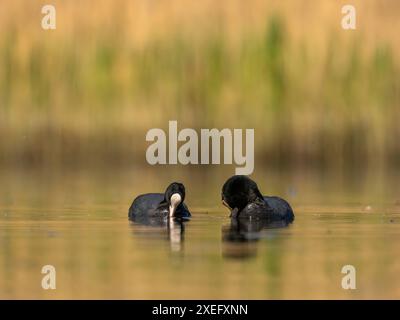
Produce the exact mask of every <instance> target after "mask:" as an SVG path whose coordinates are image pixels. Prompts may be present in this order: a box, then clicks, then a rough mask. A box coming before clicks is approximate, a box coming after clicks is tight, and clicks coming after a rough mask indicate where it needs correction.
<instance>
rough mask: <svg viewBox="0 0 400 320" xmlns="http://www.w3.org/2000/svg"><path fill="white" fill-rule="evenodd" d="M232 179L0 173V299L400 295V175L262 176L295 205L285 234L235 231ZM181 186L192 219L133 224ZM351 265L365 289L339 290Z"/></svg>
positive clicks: (159, 173) (140, 172)
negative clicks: (50, 276) (141, 209)
mask: <svg viewBox="0 0 400 320" xmlns="http://www.w3.org/2000/svg"><path fill="white" fill-rule="evenodd" d="M229 174H231V172H230V171H227V172H219V171H216V170H215V171H213V172H212V173H209V174H207V175H206V174H204V172H202V171H199V172H192V171H187V172H186V171H183V172H182V171H178V170H177V168H176V169H174V168H171V170H169V171H167V172H166V171H165V170H161V169H160V170H158V169H157V170H154V168H150V169H142V168H140V169H139V168H138V169H133V170H130V171H128V172H127V171H124V170H113V171H110V172H108V171H101V170H100V171H94V170H72V171H68V172H59V171H57V172H52V171H49V170H46V171H37V170H35V171H32V170H15V171H8V172H2V173H1V176H2V184H1V187H0V191H1V196H0V199H1V203H0V298H2V299H4V298H11V299H14V298H22V299H25V298H39V299H61V298H67V299H70V298H78V299H84V298H89V299H92V298H93V299H94V298H96V299H97V298H101V299H102V298H110V299H148V298H153V299H158V298H161V299H195V298H204V299H206V298H207V299H231V298H233V299H236V298H240V299H281V298H294V299H299V298H306V299H313V298H328V299H333V298H349V299H357V298H361V299H364V298H378V299H380V298H389V299H390V298H397V299H399V298H400V280H399V277H398V274H399V273H400V260H399V258H398V253H399V252H400V227H399V226H400V225H399V222H400V205H399V202H398V198H397V194H396V192H397V191H396V189H395V185H396V181H398V180H397V176H396V175H395V174H391V175H388V176H385V177H376V176H373V177H370V176H361V177H357V178H354V177H347V178H346V176H341V175H336V174H329V173H324V174H321V173H308V172H300V173H299V172H297V173H276V172H275V173H272V172H269V171H265V172H264V173H259V174H258V175H255V177H254V178H255V179H256V180H257V181H258V182H259V185H260V189H261V190H263V191H264V192H265V193H267V194H270V195H272V194H276V195H280V196H283V197H285V198H286V199H288V200H289V201H290V202H291V204H292V206H293V208H294V210H295V214H296V220H295V222H294V223H293V224H292V225H290V226H289V227H286V228H279V227H278V226H263V225H260V224H258V223H252V224H250V225H237V224H232V223H231V221H230V219H229V218H228V212H227V211H226V208H224V207H223V206H222V205H220V203H219V201H220V195H219V192H220V191H219V190H220V187H221V185H222V183H223V182H224V179H226V178H227V177H228V176H229ZM174 177H180V179H176V180H180V181H182V182H184V183H185V185H186V188H187V193H188V194H187V203H188V205H189V206H190V208H191V210H192V214H193V218H192V220H191V221H189V222H187V223H185V224H184V225H183V226H182V225H180V224H174V225H169V226H168V225H164V226H163V225H161V226H144V225H138V224H134V223H131V222H129V221H128V219H127V213H128V208H129V206H130V204H131V201H132V200H133V198H134V197H135V196H136V195H137V194H138V193H141V192H151V191H163V190H162V189H163V188H164V186H166V185H167V184H168V182H169V181H172V180H174ZM372 182H374V183H372ZM47 264H51V265H53V266H54V267H55V268H56V271H57V289H56V290H43V289H42V288H41V280H42V277H43V275H42V274H41V268H42V267H43V266H44V265H47ZM348 264H350V265H354V266H355V267H356V270H357V278H356V281H357V282H356V284H357V289H356V290H343V289H342V287H341V280H342V277H343V276H344V275H343V274H341V269H342V267H343V266H344V265H348Z"/></svg>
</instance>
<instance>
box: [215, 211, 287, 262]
mask: <svg viewBox="0 0 400 320" xmlns="http://www.w3.org/2000/svg"><path fill="white" fill-rule="evenodd" d="M289 224H290V222H288V221H285V220H271V219H238V218H231V222H230V224H229V225H224V226H222V229H221V231H222V255H223V256H224V257H226V258H239V259H243V258H250V257H254V256H256V255H257V249H258V242H259V240H260V239H265V238H268V237H269V236H271V234H269V233H268V230H271V229H283V228H286V227H287V226H288V225H289Z"/></svg>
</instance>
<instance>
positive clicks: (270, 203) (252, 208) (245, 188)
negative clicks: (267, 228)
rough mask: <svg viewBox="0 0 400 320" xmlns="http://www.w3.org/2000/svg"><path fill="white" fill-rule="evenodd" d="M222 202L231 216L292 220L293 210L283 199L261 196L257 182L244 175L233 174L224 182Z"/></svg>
mask: <svg viewBox="0 0 400 320" xmlns="http://www.w3.org/2000/svg"><path fill="white" fill-rule="evenodd" d="M222 203H223V204H224V205H225V206H226V207H228V208H229V209H230V210H231V217H232V218H260V219H261V218H263V219H269V220H274V221H275V220H284V221H286V222H292V221H293V220H294V214H293V210H292V208H291V207H290V205H289V204H288V203H287V202H286V201H285V200H283V199H281V198H279V197H267V196H263V195H262V194H261V192H260V190H258V187H257V184H256V183H255V182H254V181H253V180H251V179H250V178H249V177H246V176H233V177H231V178H229V179H228V180H227V181H226V182H225V184H224V186H223V187H222Z"/></svg>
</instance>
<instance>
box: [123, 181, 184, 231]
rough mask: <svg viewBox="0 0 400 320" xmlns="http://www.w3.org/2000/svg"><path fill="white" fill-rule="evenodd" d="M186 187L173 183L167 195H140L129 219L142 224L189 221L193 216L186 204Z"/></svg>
mask: <svg viewBox="0 0 400 320" xmlns="http://www.w3.org/2000/svg"><path fill="white" fill-rule="evenodd" d="M184 200H185V187H184V185H183V184H182V183H178V182H173V183H171V184H170V185H169V186H168V188H167V189H166V190H165V193H146V194H142V195H139V196H138V197H136V198H135V200H134V201H133V203H132V205H131V207H130V208H129V214H128V216H129V219H130V220H134V221H137V222H141V223H146V222H149V223H151V222H152V221H157V220H160V219H161V220H163V219H166V218H182V219H189V218H190V217H191V214H190V212H189V209H188V207H187V206H186V204H185V203H184Z"/></svg>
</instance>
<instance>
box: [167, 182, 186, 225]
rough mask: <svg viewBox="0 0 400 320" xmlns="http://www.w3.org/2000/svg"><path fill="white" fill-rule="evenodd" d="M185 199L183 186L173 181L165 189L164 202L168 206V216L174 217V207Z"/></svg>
mask: <svg viewBox="0 0 400 320" xmlns="http://www.w3.org/2000/svg"><path fill="white" fill-rule="evenodd" d="M184 200H185V186H184V185H183V184H182V183H179V182H173V183H171V184H170V185H169V186H168V187H167V190H165V193H164V202H166V203H167V205H168V207H169V216H170V217H174V216H175V211H176V208H177V207H178V206H179V205H180V204H181V203H183V201H184Z"/></svg>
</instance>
